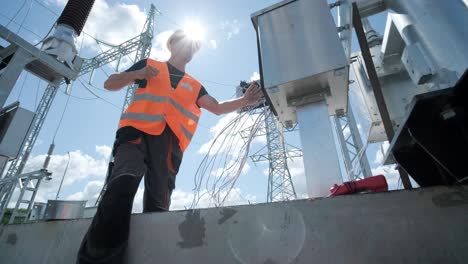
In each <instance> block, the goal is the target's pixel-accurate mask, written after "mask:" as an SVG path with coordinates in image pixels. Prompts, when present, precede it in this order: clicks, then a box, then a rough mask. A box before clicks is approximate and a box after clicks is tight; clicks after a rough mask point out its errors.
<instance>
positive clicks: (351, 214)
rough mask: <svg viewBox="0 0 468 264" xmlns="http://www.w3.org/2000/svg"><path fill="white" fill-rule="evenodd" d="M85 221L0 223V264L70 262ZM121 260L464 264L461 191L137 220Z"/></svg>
mask: <svg viewBox="0 0 468 264" xmlns="http://www.w3.org/2000/svg"><path fill="white" fill-rule="evenodd" d="M89 223H90V219H81V220H71V221H56V222H43V223H36V224H25V225H9V226H3V227H1V230H0V260H1V261H0V262H2V263H22V264H30V263H31V264H32V263H74V261H75V255H76V252H77V249H78V246H79V244H80V241H81V238H82V236H83V235H84V233H85V231H86V229H87V227H88V225H89ZM131 228H132V230H131V237H130V245H129V251H128V256H127V257H128V260H127V262H128V263H264V264H267V263H269V264H272V263H277V264H279V263H424V264H427V263H460V264H461V263H467V261H468V187H452V188H448V187H437V188H426V189H421V190H415V191H397V192H389V193H381V194H366V195H352V196H342V197H335V198H326V199H319V200H299V201H292V202H284V203H274V204H259V205H252V206H248V205H247V206H236V207H229V208H227V207H226V208H212V209H202V210H193V211H176V212H168V213H153V214H138V215H134V216H133V218H132V227H131Z"/></svg>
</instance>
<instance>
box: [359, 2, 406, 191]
mask: <svg viewBox="0 0 468 264" xmlns="http://www.w3.org/2000/svg"><path fill="white" fill-rule="evenodd" d="M353 27H354V30H355V31H356V35H357V39H358V42H359V46H360V48H361V53H362V57H363V58H364V62H365V66H366V70H367V75H368V76H369V80H370V83H371V86H372V90H373V92H374V95H375V100H376V101H377V107H378V108H379V112H380V116H381V117H382V122H383V126H384V128H385V133H386V134H387V138H388V141H389V142H392V139H393V137H394V136H395V131H394V130H393V125H392V120H391V118H390V114H389V113H388V108H387V104H386V103H385V98H384V96H383V92H382V86H381V84H380V81H379V78H378V76H377V71H376V69H375V66H374V61H373V60H372V55H371V52H370V49H369V44H368V43H367V37H366V34H365V32H364V27H363V25H362V19H361V14H360V12H359V10H358V6H357V4H356V3H353ZM398 172H399V173H400V178H401V182H402V183H403V186H404V187H405V189H407V190H410V189H412V186H411V182H410V179H409V175H408V173H407V172H406V171H405V170H404V169H403V168H402V167H401V166H398Z"/></svg>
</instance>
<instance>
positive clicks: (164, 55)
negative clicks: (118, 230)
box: [151, 30, 173, 61]
mask: <svg viewBox="0 0 468 264" xmlns="http://www.w3.org/2000/svg"><path fill="white" fill-rule="evenodd" d="M172 33H173V31H171V30H167V31H163V32H161V33H159V34H158V35H156V37H155V38H154V39H153V47H152V48H151V57H152V58H154V59H157V60H159V61H167V60H169V57H170V56H171V52H170V51H169V49H168V48H167V45H166V44H167V40H168V39H169V37H170V36H171V35H172Z"/></svg>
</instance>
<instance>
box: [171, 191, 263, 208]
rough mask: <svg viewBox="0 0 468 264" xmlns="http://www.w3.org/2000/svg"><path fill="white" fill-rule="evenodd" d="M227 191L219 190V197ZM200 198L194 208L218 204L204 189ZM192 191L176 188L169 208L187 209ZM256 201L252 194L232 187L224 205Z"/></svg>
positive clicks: (191, 200) (189, 205) (190, 201)
mask: <svg viewBox="0 0 468 264" xmlns="http://www.w3.org/2000/svg"><path fill="white" fill-rule="evenodd" d="M226 194H227V191H224V192H221V193H220V195H219V197H220V198H221V199H222V198H223V197H224V196H226ZM200 196H201V199H200V201H199V202H198V203H197V205H196V206H195V208H207V207H215V206H220V205H219V204H217V202H216V201H215V200H214V199H212V198H211V197H210V194H209V193H208V192H207V191H206V190H204V191H202V192H201V195H200ZM193 197H194V195H193V193H192V192H185V191H183V190H179V189H176V190H174V192H173V193H172V203H171V210H182V209H186V208H187V209H188V208H190V207H191V205H192V202H193ZM256 201H257V197H256V196H255V195H252V194H246V195H244V194H243V193H242V191H241V190H240V189H239V188H233V189H232V190H231V191H230V192H229V196H228V197H227V198H226V200H225V203H224V204H223V205H224V206H230V205H241V204H249V203H255V202H256Z"/></svg>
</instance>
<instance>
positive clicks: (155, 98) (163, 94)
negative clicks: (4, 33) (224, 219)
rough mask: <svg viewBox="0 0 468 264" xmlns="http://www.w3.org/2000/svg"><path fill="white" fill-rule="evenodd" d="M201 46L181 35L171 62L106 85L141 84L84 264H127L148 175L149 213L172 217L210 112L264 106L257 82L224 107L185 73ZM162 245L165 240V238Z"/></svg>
mask: <svg viewBox="0 0 468 264" xmlns="http://www.w3.org/2000/svg"><path fill="white" fill-rule="evenodd" d="M200 47H201V43H200V42H199V41H195V40H193V39H191V38H190V37H188V36H187V35H186V34H185V33H184V31H182V30H177V31H175V32H174V33H173V34H172V35H171V37H170V38H169V39H168V41H167V48H168V49H169V51H170V52H171V57H170V58H169V60H168V61H167V62H160V61H156V60H153V59H149V58H148V59H144V60H141V61H139V62H137V63H135V64H134V65H133V66H131V67H130V68H129V69H128V70H127V71H125V72H122V73H116V74H112V75H111V76H110V77H109V78H108V79H107V80H106V81H105V83H104V87H105V88H106V89H107V90H110V91H117V90H120V89H122V87H125V86H127V85H130V84H132V83H135V84H137V85H138V88H137V90H136V93H135V95H134V98H133V101H132V103H131V104H130V105H129V106H128V108H127V109H126V111H125V112H124V113H123V114H122V116H121V118H120V124H119V128H118V130H117V133H116V140H115V143H114V148H113V155H114V165H113V168H112V172H111V173H110V176H109V177H108V179H107V182H106V186H107V188H106V191H105V192H104V194H103V196H102V198H101V201H100V203H99V206H98V208H97V212H96V215H95V216H94V218H93V221H92V223H91V225H90V227H89V229H88V231H87V233H86V235H85V236H84V238H83V241H82V242H81V246H80V249H79V252H78V259H77V263H79V264H85V263H102V264H103V263H122V262H123V256H124V254H125V250H126V247H127V242H128V236H129V229H130V216H131V212H132V205H133V199H134V197H135V194H136V192H137V190H138V186H139V184H140V181H141V179H142V178H143V175H144V176H145V177H144V178H145V182H144V184H145V191H144V195H143V212H144V213H148V212H163V211H168V210H169V206H170V202H171V193H172V191H173V189H174V188H175V179H176V175H177V172H178V170H179V166H180V164H181V161H182V155H183V153H184V151H185V150H186V149H187V147H188V146H189V144H190V140H191V138H192V137H193V134H194V133H195V130H196V128H197V123H198V120H199V118H200V115H201V111H200V108H204V109H206V110H208V111H210V112H212V113H214V114H216V115H220V114H225V113H229V112H232V111H235V110H237V109H240V108H243V107H245V106H251V105H254V104H256V103H258V101H259V100H260V99H261V97H262V92H261V90H260V88H259V87H258V85H257V84H256V83H255V82H252V84H251V85H250V86H249V88H248V89H247V91H246V92H245V94H244V96H242V97H240V98H237V99H234V100H230V101H225V102H221V103H219V102H218V101H217V100H216V99H215V98H213V97H211V96H210V95H209V94H208V93H207V91H206V89H205V88H204V87H203V86H202V84H201V83H200V82H198V81H197V80H196V79H195V78H193V77H192V76H190V75H189V74H187V73H186V72H185V69H186V66H187V64H188V63H189V62H190V61H191V60H192V58H193V56H194V54H195V53H196V52H197V51H198V50H199V49H200ZM161 239H164V238H163V237H161Z"/></svg>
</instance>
